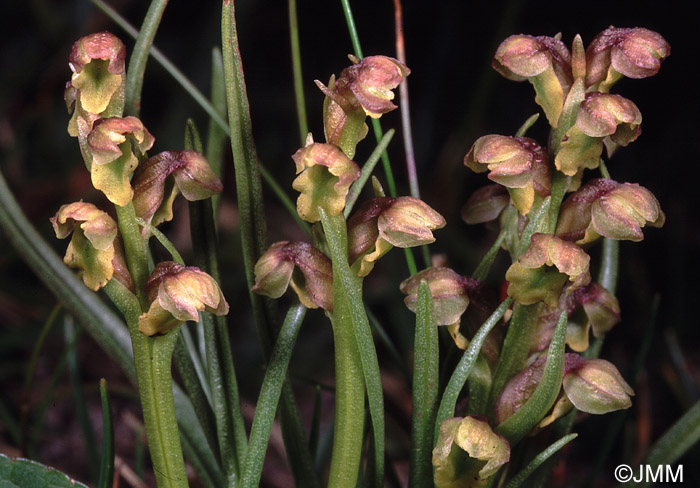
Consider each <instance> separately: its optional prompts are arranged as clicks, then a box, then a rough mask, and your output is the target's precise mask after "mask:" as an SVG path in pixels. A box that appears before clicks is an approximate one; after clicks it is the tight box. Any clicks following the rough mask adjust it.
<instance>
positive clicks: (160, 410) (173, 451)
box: [105, 280, 188, 488]
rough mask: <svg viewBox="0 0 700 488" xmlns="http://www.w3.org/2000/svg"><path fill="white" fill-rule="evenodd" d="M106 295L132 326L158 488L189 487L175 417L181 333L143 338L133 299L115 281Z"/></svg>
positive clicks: (111, 282)
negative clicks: (174, 360) (175, 354)
mask: <svg viewBox="0 0 700 488" xmlns="http://www.w3.org/2000/svg"><path fill="white" fill-rule="evenodd" d="M105 292H106V293H107V296H109V297H110V299H111V300H112V301H113V302H114V303H115V304H116V305H117V308H119V309H120V311H121V312H122V313H123V314H124V317H125V318H126V322H127V325H128V326H129V333H130V335H131V341H132V345H133V349H134V363H135V365H136V377H137V380H138V387H139V396H140V398H141V408H142V409H143V420H144V424H145V426H146V437H147V438H148V444H149V449H150V452H151V460H152V461H153V471H154V472H155V475H156V481H157V483H158V487H159V488H163V487H165V488H176V487H186V486H188V483H187V473H186V472H185V462H184V459H183V457H182V447H181V446H180V435H179V433H178V428H177V419H176V417H175V402H174V400H173V380H172V374H171V367H170V366H171V360H172V355H173V350H174V348H175V343H176V341H177V338H178V331H177V330H174V331H171V332H170V333H168V334H166V335H164V336H159V337H148V336H146V335H144V334H142V333H141V332H140V331H139V315H140V311H141V307H140V306H139V304H138V302H137V300H136V299H135V297H134V295H132V294H131V293H130V292H129V291H128V290H127V289H126V288H124V287H123V286H122V285H121V284H120V283H119V282H117V281H115V280H110V281H109V282H108V283H107V286H105Z"/></svg>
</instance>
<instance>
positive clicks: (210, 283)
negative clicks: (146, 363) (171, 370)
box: [139, 261, 229, 336]
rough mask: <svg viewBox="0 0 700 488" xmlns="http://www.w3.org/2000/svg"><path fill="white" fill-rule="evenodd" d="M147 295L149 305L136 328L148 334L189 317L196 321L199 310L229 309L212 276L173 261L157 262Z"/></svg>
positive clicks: (165, 330)
mask: <svg viewBox="0 0 700 488" xmlns="http://www.w3.org/2000/svg"><path fill="white" fill-rule="evenodd" d="M146 294H147V296H148V299H149V300H150V301H151V307H150V308H149V309H148V312H146V313H144V314H143V315H141V316H140V317H139V330H140V331H141V332H142V333H143V334H146V335H148V336H152V335H156V334H167V333H168V332H170V331H171V330H172V329H175V328H176V327H178V326H180V325H181V324H183V323H184V322H186V321H188V320H192V321H194V322H199V312H209V313H212V314H214V315H226V314H227V313H228V309H229V307H228V303H227V302H226V299H225V298H224V295H223V293H221V289H220V288H219V285H218V284H217V283H216V280H214V278H212V277H211V276H209V275H208V274H207V273H205V272H204V271H201V270H200V269H199V268H195V267H194V266H183V265H181V264H178V263H176V262H173V261H165V262H161V263H158V264H157V265H156V267H155V269H154V270H153V272H152V273H151V276H150V277H149V278H148V281H147V282H146Z"/></svg>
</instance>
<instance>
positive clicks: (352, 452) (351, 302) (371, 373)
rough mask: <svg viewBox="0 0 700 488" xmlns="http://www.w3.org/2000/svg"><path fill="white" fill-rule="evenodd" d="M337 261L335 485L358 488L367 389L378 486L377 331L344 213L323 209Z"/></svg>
mask: <svg viewBox="0 0 700 488" xmlns="http://www.w3.org/2000/svg"><path fill="white" fill-rule="evenodd" d="M319 211H320V213H321V222H322V224H323V230H324V232H325V234H326V239H327V240H328V247H329V250H330V255H331V260H332V261H333V300H334V301H333V310H332V311H330V313H329V316H330V319H331V323H332V324H333V337H334V341H335V361H336V418H335V431H334V440H333V456H332V460H331V477H330V480H329V483H330V486H336V487H354V486H355V483H356V480H357V476H358V471H359V469H360V460H361V456H362V437H363V435H362V434H363V425H364V388H365V385H366V387H367V396H368V401H369V410H370V415H371V417H372V429H373V431H372V434H373V440H374V443H373V449H374V451H373V453H374V458H373V461H372V462H374V469H375V478H374V480H373V482H374V486H378V487H379V486H381V485H382V483H383V477H384V400H383V397H382V385H381V379H380V372H379V364H378V361H377V351H376V350H375V348H374V342H373V339H372V333H371V330H370V327H369V321H368V319H367V314H366V313H365V308H364V304H363V302H362V279H361V278H358V277H357V276H356V275H355V274H354V273H352V271H351V270H350V266H349V264H348V258H347V229H346V225H345V219H344V218H343V216H342V215H335V216H329V215H327V214H326V212H325V211H324V210H323V209H322V208H320V209H319Z"/></svg>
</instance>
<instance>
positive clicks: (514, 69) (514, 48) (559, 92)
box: [492, 34, 573, 127]
mask: <svg viewBox="0 0 700 488" xmlns="http://www.w3.org/2000/svg"><path fill="white" fill-rule="evenodd" d="M492 66H493V68H494V69H495V70H496V71H498V72H499V73H500V74H501V75H503V76H504V77H506V78H508V79H509V80H514V81H523V80H528V81H529V82H530V83H531V84H532V85H533V87H534V88H535V93H536V95H537V96H536V98H535V101H536V102H537V104H538V105H540V107H542V109H543V110H544V113H545V115H546V116H547V120H548V121H549V124H550V125H551V126H552V127H557V126H558V124H559V116H560V115H561V111H562V107H563V105H564V98H565V97H566V94H567V92H568V91H569V88H571V84H572V83H573V77H572V74H571V54H570V53H569V50H568V49H567V48H566V46H565V45H564V43H563V42H561V41H560V40H558V39H554V38H552V37H546V36H539V37H533V36H528V35H524V34H520V35H515V36H510V37H509V38H508V39H506V40H505V41H503V42H502V43H501V45H500V46H498V49H497V50H496V54H495V56H494V60H493V62H492Z"/></svg>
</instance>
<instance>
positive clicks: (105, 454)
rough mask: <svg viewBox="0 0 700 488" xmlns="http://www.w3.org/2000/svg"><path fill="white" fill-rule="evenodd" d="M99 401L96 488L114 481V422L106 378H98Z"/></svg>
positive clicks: (111, 483)
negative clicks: (100, 408) (99, 443)
mask: <svg viewBox="0 0 700 488" xmlns="http://www.w3.org/2000/svg"><path fill="white" fill-rule="evenodd" d="M100 402H101V403H102V450H101V451H100V475H99V478H98V481H97V488H110V487H112V486H113V483H114V423H113V422H112V403H111V402H110V400H109V392H108V391H107V380H105V379H104V378H102V379H101V380H100Z"/></svg>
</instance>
